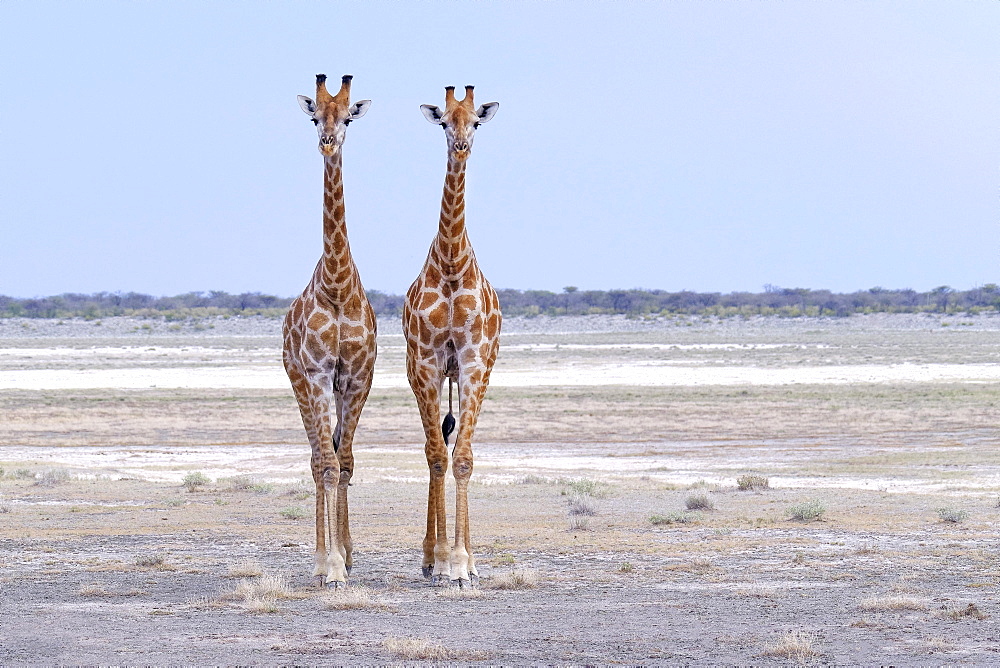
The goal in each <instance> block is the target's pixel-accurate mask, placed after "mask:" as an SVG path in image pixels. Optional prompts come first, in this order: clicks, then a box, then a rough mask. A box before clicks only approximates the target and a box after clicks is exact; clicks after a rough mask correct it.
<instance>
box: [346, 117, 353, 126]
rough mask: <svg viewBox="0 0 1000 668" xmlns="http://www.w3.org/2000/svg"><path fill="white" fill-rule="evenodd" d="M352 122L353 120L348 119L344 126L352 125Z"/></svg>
mask: <svg viewBox="0 0 1000 668" xmlns="http://www.w3.org/2000/svg"><path fill="white" fill-rule="evenodd" d="M351 120H352V119H350V118H348V119H347V120H346V121H344V125H350V124H351Z"/></svg>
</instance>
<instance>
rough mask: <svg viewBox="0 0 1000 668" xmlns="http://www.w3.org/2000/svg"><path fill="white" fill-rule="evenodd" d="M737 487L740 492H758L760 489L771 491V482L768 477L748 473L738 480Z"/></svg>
mask: <svg viewBox="0 0 1000 668" xmlns="http://www.w3.org/2000/svg"><path fill="white" fill-rule="evenodd" d="M736 486H737V487H738V488H739V489H740V491H743V492H747V491H756V490H760V489H770V486H771V482H770V480H768V479H767V478H766V477H764V476H762V475H758V474H756V473H746V474H744V475H741V476H740V477H739V478H737V479H736Z"/></svg>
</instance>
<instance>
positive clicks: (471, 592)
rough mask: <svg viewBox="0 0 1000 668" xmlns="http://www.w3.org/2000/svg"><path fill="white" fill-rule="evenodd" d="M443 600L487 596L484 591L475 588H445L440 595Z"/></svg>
mask: <svg viewBox="0 0 1000 668" xmlns="http://www.w3.org/2000/svg"><path fill="white" fill-rule="evenodd" d="M438 596H440V597H441V598H448V599H456V598H473V599H475V598H483V597H484V596H486V594H484V593H483V590H482V589H477V588H475V587H445V588H443V589H442V590H441V593H440V594H438Z"/></svg>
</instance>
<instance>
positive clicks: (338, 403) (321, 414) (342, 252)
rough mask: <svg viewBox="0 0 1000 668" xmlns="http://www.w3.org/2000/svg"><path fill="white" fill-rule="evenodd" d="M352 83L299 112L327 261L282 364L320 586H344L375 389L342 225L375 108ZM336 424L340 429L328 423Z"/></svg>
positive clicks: (289, 323) (290, 329) (295, 322)
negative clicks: (305, 469) (355, 137)
mask: <svg viewBox="0 0 1000 668" xmlns="http://www.w3.org/2000/svg"><path fill="white" fill-rule="evenodd" d="M351 78H352V77H351V76H350V75H344V77H343V79H342V82H341V85H340V91H339V92H338V93H337V94H336V95H330V93H329V91H328V90H327V89H326V75H325V74H317V75H316V99H315V100H311V99H309V98H308V97H305V96H304V95H299V98H298V99H299V105H300V106H301V107H302V110H303V111H305V112H306V114H307V115H308V116H309V117H310V118H311V119H312V122H313V123H314V124H315V125H316V130H317V132H318V133H319V152H320V153H321V154H322V155H323V162H324V170H323V257H321V258H320V260H319V262H318V263H317V265H316V269H315V271H313V276H312V280H311V281H309V284H308V285H307V286H306V288H305V290H303V292H302V294H301V295H299V296H298V297H296V298H295V300H294V301H293V302H292V304H291V306H290V307H289V309H288V314H287V315H286V316H285V323H284V328H283V331H284V349H283V355H282V359H283V362H284V365H285V371H286V372H287V373H288V378H289V380H290V381H291V383H292V389H293V390H294V392H295V398H296V400H297V401H298V404H299V412H300V413H301V414H302V424H303V426H305V429H306V435H307V436H308V438H309V445H310V446H311V448H312V475H313V481H314V482H315V483H316V552H315V567H314V569H313V577H314V578H315V581H316V584H317V585H318V586H320V587H322V586H323V585H324V584H326V585H329V586H331V587H334V588H337V587H340V586H346V583H347V573H348V572H349V571H350V569H351V565H352V558H351V552H352V544H351V531H350V527H349V524H348V514H347V487H348V485H349V484H350V481H351V476H352V474H353V473H354V454H353V452H352V445H353V442H354V430H355V428H356V427H357V424H358V418H359V416H360V415H361V409H362V408H363V407H364V404H365V400H366V399H367V398H368V392H369V390H370V389H371V384H372V371H373V369H374V367H375V352H376V350H375V328H376V322H375V313H374V311H372V308H371V305H370V304H369V303H368V298H367V297H366V296H365V290H364V288H363V287H362V285H361V277H360V276H359V275H358V269H357V267H356V266H355V265H354V260H353V258H352V257H351V248H350V245H349V244H348V242H347V226H346V223H345V220H344V184H343V178H342V174H341V167H342V164H343V163H342V159H341V150H342V147H343V144H344V136H345V131H346V129H347V125H348V124H349V123H350V122H351V121H353V120H357V119H358V118H361V117H362V116H364V115H365V112H366V111H368V107H369V106H370V105H371V100H362V101H361V102H357V103H355V104H353V105H352V104H351V103H350V92H351ZM334 418H336V428H334V427H333V420H334Z"/></svg>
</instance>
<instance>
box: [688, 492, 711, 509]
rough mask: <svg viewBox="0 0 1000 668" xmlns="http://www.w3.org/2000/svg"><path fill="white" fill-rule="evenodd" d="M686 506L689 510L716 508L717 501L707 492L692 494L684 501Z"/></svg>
mask: <svg viewBox="0 0 1000 668" xmlns="http://www.w3.org/2000/svg"><path fill="white" fill-rule="evenodd" d="M684 506H685V507H686V508H687V509H688V510H715V503H713V502H712V499H710V498H708V494H705V493H701V494H692V495H691V496H689V497H688V498H687V499H686V500H685V501H684Z"/></svg>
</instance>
